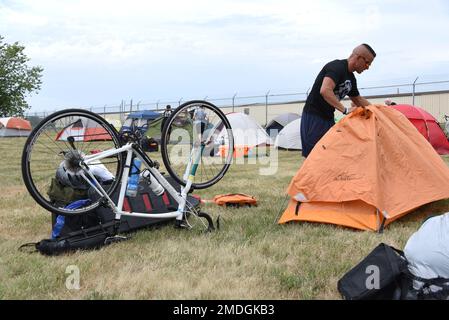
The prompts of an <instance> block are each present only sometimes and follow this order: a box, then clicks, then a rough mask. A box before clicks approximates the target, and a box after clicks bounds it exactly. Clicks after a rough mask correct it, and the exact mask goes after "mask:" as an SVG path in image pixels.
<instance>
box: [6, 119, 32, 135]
mask: <svg viewBox="0 0 449 320" xmlns="http://www.w3.org/2000/svg"><path fill="white" fill-rule="evenodd" d="M30 132H31V124H30V122H29V121H27V120H25V119H22V118H16V117H8V118H0V137H26V136H28V135H29V134H30Z"/></svg>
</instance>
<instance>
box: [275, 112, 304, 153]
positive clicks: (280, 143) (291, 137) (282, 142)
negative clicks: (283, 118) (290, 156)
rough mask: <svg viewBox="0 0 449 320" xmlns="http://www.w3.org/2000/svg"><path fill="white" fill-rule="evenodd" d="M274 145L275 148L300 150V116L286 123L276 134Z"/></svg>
mask: <svg viewBox="0 0 449 320" xmlns="http://www.w3.org/2000/svg"><path fill="white" fill-rule="evenodd" d="M274 145H275V147H277V148H283V149H288V150H301V149H302V145H301V118H299V119H296V120H294V121H292V122H290V123H289V124H287V125H286V126H285V127H284V129H282V130H281V132H279V134H278V135H277V137H276V141H275V142H274Z"/></svg>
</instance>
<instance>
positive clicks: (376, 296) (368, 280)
mask: <svg viewBox="0 0 449 320" xmlns="http://www.w3.org/2000/svg"><path fill="white" fill-rule="evenodd" d="M414 281H419V282H420V283H421V286H420V288H419V289H415V288H414V287H413V283H414ZM448 283H449V279H445V278H441V277H439V278H433V279H424V278H420V277H417V276H415V275H413V274H412V273H411V272H410V271H409V269H408V261H407V259H406V258H405V255H404V252H403V251H401V250H399V249H396V248H394V247H391V246H389V245H387V244H385V243H380V244H379V245H378V246H377V247H376V248H374V250H373V251H371V252H370V253H369V254H368V256H366V257H365V258H364V259H363V260H362V261H360V262H359V263H358V264H357V265H356V266H355V267H354V268H352V269H351V270H349V271H348V272H347V273H346V274H345V275H344V276H343V277H342V278H341V279H340V280H339V281H338V284H337V288H338V291H339V292H340V293H341V295H342V297H343V298H344V299H346V300H430V299H438V300H441V299H448V298H449V285H448ZM431 286H433V287H431ZM432 289H433V290H432ZM435 289H437V291H435Z"/></svg>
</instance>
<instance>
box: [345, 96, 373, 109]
mask: <svg viewBox="0 0 449 320" xmlns="http://www.w3.org/2000/svg"><path fill="white" fill-rule="evenodd" d="M349 98H351V100H352V102H353V103H354V104H355V105H356V106H358V107H366V106H369V105H370V104H371V103H370V102H369V101H368V100H366V99H365V98H364V97H362V96H356V97H349Z"/></svg>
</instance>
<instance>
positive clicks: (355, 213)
mask: <svg viewBox="0 0 449 320" xmlns="http://www.w3.org/2000/svg"><path fill="white" fill-rule="evenodd" d="M366 109H367V110H366V111H364V110H362V108H359V109H357V110H356V111H354V112H353V113H351V114H350V115H348V116H346V117H345V118H343V119H342V120H341V121H339V122H338V123H337V124H335V125H334V126H333V127H332V128H331V129H330V130H329V131H328V132H327V133H326V134H325V135H324V136H323V138H321V140H319V141H318V143H317V144H316V146H315V148H313V150H312V152H311V153H310V155H309V156H308V157H307V158H306V160H305V161H304V163H303V164H302V166H301V168H300V169H299V170H298V172H297V173H296V175H295V176H294V177H293V179H292V180H291V182H290V185H289V187H288V189H287V193H288V194H289V196H290V197H291V199H290V203H289V205H288V207H287V209H286V210H285V212H284V213H283V215H282V216H281V218H280V220H279V223H285V222H288V221H295V220H301V221H314V222H323V223H333V224H338V225H343V226H348V227H353V228H357V229H362V230H377V231H380V230H382V229H383V227H384V226H386V225H387V224H389V223H391V222H392V221H394V220H396V219H398V218H399V217H401V216H403V215H405V214H407V213H409V212H410V211H412V210H414V209H416V208H417V207H419V206H421V205H423V204H426V203H429V202H433V201H436V200H441V199H445V198H449V187H448V186H449V168H448V166H447V165H446V164H445V163H444V162H443V160H442V159H441V157H440V156H439V155H438V154H437V153H436V152H435V150H434V149H433V148H432V146H431V145H430V144H429V143H428V142H427V141H426V139H425V138H424V137H423V136H422V135H421V134H419V133H418V131H416V129H415V128H414V127H413V125H411V123H410V122H409V121H408V120H407V119H406V118H405V117H404V116H403V115H402V114H401V113H400V112H398V111H396V110H395V109H392V108H388V107H385V106H381V105H375V106H368V107H366ZM366 115H370V116H369V118H367V116H366Z"/></svg>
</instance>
